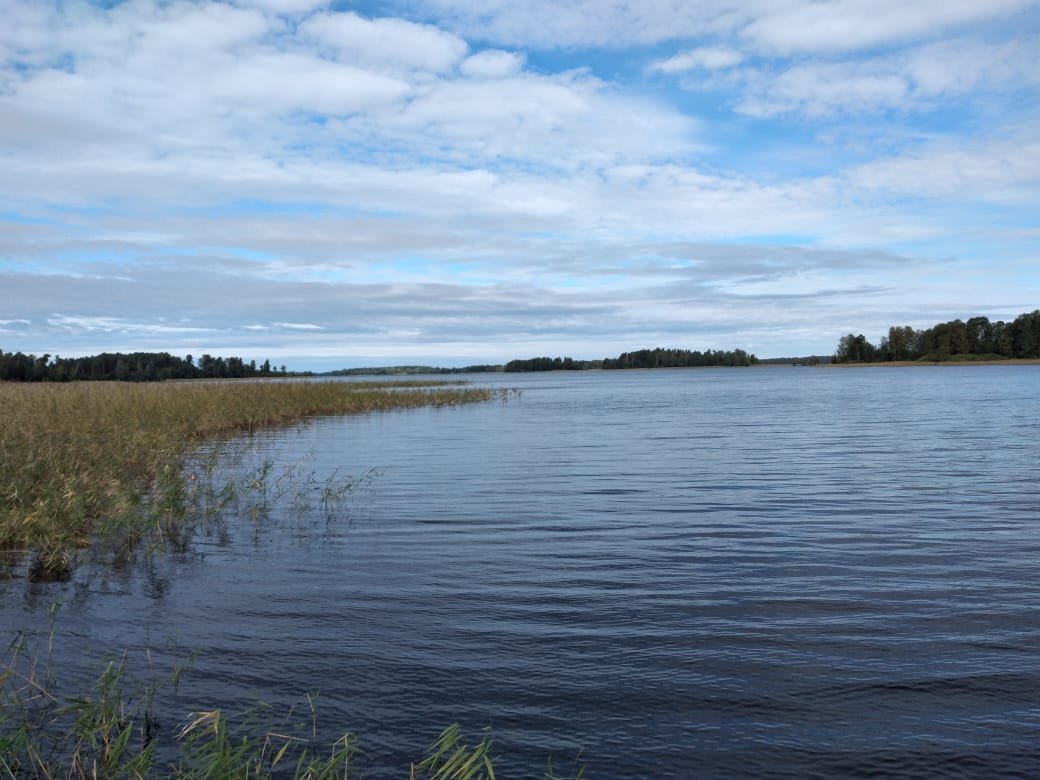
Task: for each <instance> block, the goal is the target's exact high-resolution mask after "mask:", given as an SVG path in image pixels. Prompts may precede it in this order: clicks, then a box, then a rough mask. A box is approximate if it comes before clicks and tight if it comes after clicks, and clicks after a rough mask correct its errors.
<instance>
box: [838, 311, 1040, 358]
mask: <svg viewBox="0 0 1040 780" xmlns="http://www.w3.org/2000/svg"><path fill="white" fill-rule="evenodd" d="M1009 358H1040V309H1038V310H1036V311H1034V312H1031V313H1029V314H1022V315H1019V316H1018V317H1016V318H1015V321H1014V322H1011V323H1006V322H1002V321H997V322H990V321H989V320H988V319H987V318H986V317H972V318H971V319H970V320H968V321H967V322H963V321H962V320H952V321H951V322H942V323H939V324H938V325H933V326H932V327H930V328H926V329H925V330H915V329H914V328H912V327H909V326H906V327H891V328H889V329H888V336H886V337H883V338H882V339H881V342H880V343H879V344H877V345H876V346H875V345H874V344H871V343H870V342H869V341H867V340H866V339H865V338H864V337H863V335H862V334H860V335H858V336H854V335H853V334H851V333H849V334H848V335H847V336H842V337H841V340H840V341H839V342H838V349H837V350H836V351H835V353H834V362H835V363H882V362H887V361H894V360H923V361H945V360H953V359H966V360H1007V359H1009Z"/></svg>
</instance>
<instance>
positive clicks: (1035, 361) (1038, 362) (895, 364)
mask: <svg viewBox="0 0 1040 780" xmlns="http://www.w3.org/2000/svg"><path fill="white" fill-rule="evenodd" d="M783 365H792V364H790V363H785V364H783ZM913 366H1040V358H1008V359H1007V360H885V361H879V362H875V363H820V364H819V365H817V366H807V368H911V367H913Z"/></svg>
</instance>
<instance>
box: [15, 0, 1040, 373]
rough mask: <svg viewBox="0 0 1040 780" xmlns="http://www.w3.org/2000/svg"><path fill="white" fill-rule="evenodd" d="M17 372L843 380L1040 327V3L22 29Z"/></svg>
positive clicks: (24, 24) (413, 8)
mask: <svg viewBox="0 0 1040 780" xmlns="http://www.w3.org/2000/svg"><path fill="white" fill-rule="evenodd" d="M0 18H4V19H5V23H4V24H3V25H2V26H0V172H2V174H0V349H4V350H5V351H13V350H22V351H26V352H35V353H43V352H48V353H51V354H62V355H79V354H89V353H94V352H98V351H102V350H108V351H114V350H120V351H131V350H165V351H170V352H174V353H177V354H186V353H191V354H195V355H197V354H201V353H203V352H210V353H213V354H237V355H242V356H243V357H245V358H247V359H249V358H255V359H258V360H262V359H265V358H271V359H272V360H275V361H276V362H277V363H286V364H287V365H289V366H291V367H293V368H298V369H304V368H317V369H321V368H330V367H339V366H356V365H384V364H394V363H414V362H421V363H434V364H439V365H462V364H468V363H478V362H498V361H502V360H508V359H511V358H514V357H531V356H535V355H542V354H549V355H570V356H573V357H577V358H599V357H604V356H608V355H614V354H617V353H618V352H620V351H623V350H631V349H638V348H642V347H654V346H672V347H685V348H691V349H706V348H716V349H718V348H732V347H742V348H744V349H748V350H750V351H752V352H755V353H756V354H758V355H759V356H761V357H769V356H781V355H801V354H809V353H821V354H825V353H830V352H831V351H833V349H834V346H835V344H836V343H837V340H838V338H839V337H840V336H841V335H842V334H844V333H847V332H849V331H854V332H857V333H860V332H862V333H864V334H866V335H867V336H868V338H871V339H874V340H876V339H877V338H879V337H880V336H881V335H883V334H884V333H885V332H886V331H887V328H888V326H889V325H895V324H900V325H904V324H907V325H914V326H918V327H924V326H928V325H931V324H933V323H935V322H938V321H944V320H948V319H952V318H955V317H961V318H967V317H970V316H974V315H978V314H982V315H986V316H988V317H990V318H992V319H1010V318H1013V317H1014V316H1016V315H1017V314H1019V313H1022V312H1024V311H1031V310H1033V309H1035V308H1037V307H1038V306H1040V205H1038V204H1040V99H1038V98H1040V55H1038V54H1037V52H1040V2H1037V1H1036V0H988V2H986V3H982V2H977V0H943V1H942V2H940V1H938V0H920V1H919V2H916V3H913V4H908V3H905V2H903V0H688V1H685V2H681V1H680V0H642V1H641V2H636V1H635V0H631V1H630V2H623V1H622V2H618V1H617V0H577V1H576V2H573V3H558V2H549V1H548V0H529V1H528V2H523V3H519V2H504V0H479V1H478V0H391V1H388V2H365V3H344V2H321V1H320V0H236V1H235V2H211V1H208V0H199V1H197V2H186V1H184V0H171V1H169V2H155V1H154V0H129V1H128V2H106V3H87V2H77V1H76V0H64V1H63V2H54V3H48V2H42V1H41V0H0Z"/></svg>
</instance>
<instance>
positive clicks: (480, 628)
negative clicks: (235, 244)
mask: <svg viewBox="0 0 1040 780" xmlns="http://www.w3.org/2000/svg"><path fill="white" fill-rule="evenodd" d="M473 380H474V381H476V382H478V383H491V384H494V385H497V386H503V387H516V388H519V389H520V391H521V392H520V394H519V395H517V396H514V397H512V398H510V399H508V400H505V401H496V402H492V403H488V404H483V405H476V406H467V407H461V408H443V409H420V410H415V411H405V412H392V413H384V414H372V415H366V416H360V417H340V418H323V419H318V420H313V421H310V422H308V423H305V424H301V425H295V426H290V427H286V428H282V429H277V430H270V431H265V432H263V433H262V434H260V435H256V436H254V437H252V438H250V439H242V440H240V441H239V443H238V446H237V447H236V448H235V451H236V453H237V457H236V458H235V459H229V460H228V462H227V463H226V464H225V465H223V466H222V468H221V470H219V471H218V474H217V477H219V478H223V477H224V476H226V473H231V472H233V471H237V472H238V473H239V474H253V473H259V472H260V471H263V470H264V469H265V468H269V470H270V475H271V476H270V479H269V481H268V483H267V486H265V487H264V488H263V490H264V491H267V492H268V493H269V494H270V495H268V506H267V509H266V511H262V512H260V514H259V515H258V516H257V517H255V518H254V514H256V511H255V510H256V507H257V505H258V502H257V500H256V497H255V496H253V497H250V496H249V495H243V496H241V497H240V499H239V508H240V511H238V512H237V513H234V512H226V513H225V522H224V523H222V524H220V525H219V527H215V528H213V529H210V530H209V531H208V532H205V533H202V534H200V536H199V538H197V539H196V540H195V542H194V543H193V545H192V546H191V547H190V548H189V549H188V550H187V551H185V552H182V553H171V554H167V555H162V556H158V557H156V558H153V559H152V560H151V562H141V563H138V564H136V565H132V566H123V567H114V568H113V567H92V566H84V567H81V568H80V569H79V570H77V572H76V573H75V576H74V577H73V579H72V580H71V581H70V582H66V583H27V582H25V581H24V580H13V581H6V582H0V626H2V628H3V633H2V635H0V639H3V640H4V641H7V637H9V636H13V635H14V633H15V631H17V630H19V629H26V630H31V631H35V632H36V634H37V636H41V637H42V636H44V635H45V634H46V631H47V625H48V616H47V615H48V609H49V608H50V606H51V605H52V604H53V603H55V602H62V606H61V608H60V611H59V618H58V622H57V630H56V631H57V635H56V638H55V647H56V650H55V653H56V657H57V660H58V663H59V665H60V667H61V668H62V669H63V670H64V672H65V673H66V674H67V675H69V676H70V677H72V678H75V677H76V675H80V676H81V678H84V679H85V677H83V676H84V675H87V674H88V673H96V671H97V669H98V668H99V667H98V664H99V662H100V660H101V659H103V658H105V657H112V656H115V655H117V654H118V653H119V652H121V651H122V650H123V649H124V648H128V649H129V650H130V654H129V655H128V663H130V664H131V665H136V667H137V668H138V670H141V669H143V667H144V665H145V661H144V660H143V659H144V658H145V657H146V654H145V652H144V649H145V648H151V663H152V666H153V668H154V669H155V670H156V673H157V674H158V673H164V672H165V671H166V670H168V669H169V667H170V666H171V665H172V664H173V663H174V662H176V660H177V659H183V658H184V657H185V656H186V655H187V653H188V652H190V651H192V650H197V651H198V652H199V656H198V658H197V660H196V661H195V662H194V664H193V666H192V668H191V670H190V671H189V673H188V674H187V675H186V676H185V677H184V678H183V680H182V681H181V683H180V685H179V687H178V688H177V689H176V690H175V691H173V690H171V691H169V692H167V693H166V694H164V696H163V698H162V700H161V703H160V705H159V707H160V710H159V712H160V723H161V727H162V728H163V729H164V731H165V733H167V734H168V733H172V731H173V730H174V729H175V728H176V726H177V724H178V723H179V722H181V721H183V720H184V719H185V718H186V717H187V715H188V712H190V711H191V710H192V709H209V708H212V707H217V706H221V707H225V708H227V709H229V710H233V709H235V708H236V707H240V706H247V705H248V704H249V703H250V702H254V701H255V700H256V699H258V698H259V699H263V700H265V701H267V702H270V703H272V704H273V705H275V706H276V707H288V706H290V705H293V704H295V705H297V706H300V703H301V701H302V702H304V704H303V705H302V706H304V707H306V706H307V705H306V701H305V699H304V696H305V694H307V693H311V694H314V693H317V694H318V695H317V698H316V699H315V702H316V707H317V712H318V722H319V728H320V729H321V730H322V731H323V732H327V733H328V734H329V735H331V736H330V741H331V738H334V737H335V736H336V735H338V734H339V733H341V732H342V731H343V730H350V731H352V732H354V733H356V734H358V735H359V738H360V745H361V747H362V749H363V750H364V751H365V754H364V756H363V757H362V758H361V760H360V766H361V767H363V768H364V769H365V774H364V775H363V776H372V777H384V776H385V777H390V776H393V777H403V776H406V774H407V771H408V763H409V761H412V760H417V759H418V758H420V757H421V756H422V754H423V750H424V748H425V747H426V746H427V745H428V744H429V743H430V742H431V741H432V740H433V739H434V738H435V737H436V734H437V732H438V731H439V730H440V729H441V728H443V727H444V726H446V725H448V724H449V723H451V722H453V721H459V722H460V723H461V724H462V725H463V726H464V728H465V730H466V732H467V735H468V736H469V737H471V738H472V740H473V741H474V742H475V741H477V740H478V739H479V737H480V734H481V730H482V729H483V728H484V727H486V726H491V728H492V734H493V738H494V740H495V746H496V748H495V752H496V754H498V755H499V756H500V760H499V761H498V762H497V763H496V769H497V770H498V773H499V776H500V777H535V776H541V775H542V773H543V772H544V770H545V767H546V761H547V759H548V758H549V756H550V755H551V756H552V760H553V764H554V766H555V767H556V769H557V770H558V771H560V772H562V773H563V774H565V775H566V773H567V772H569V771H572V770H573V769H574V768H575V767H576V766H580V765H581V764H582V763H583V764H585V765H586V766H587V770H586V773H587V776H588V777H590V778H600V777H602V778H606V777H611V778H614V777H690V776H693V775H697V776H700V777H712V776H718V777H726V776H734V775H745V776H747V775H768V776H773V777H781V776H790V777H811V776H876V775H878V774H883V775H888V776H897V777H932V776H950V777H958V776H964V777H971V776H980V775H990V776H993V775H1000V776H1004V777H1014V776H1021V777H1036V776H1037V775H1040V367H1036V366H978V367H976V366H971V367H941V368H932V367H920V368H918V367H913V368H898V369H894V368H857V369H851V368H850V369H835V368H818V369H812V368H755V369H689V370H684V369H679V370H658V371H618V372H556V373H550V374H518V375H486V376H474V377H473ZM265 463H266V464H269V465H268V466H267V467H265V466H264V464H265ZM371 469H376V470H377V471H376V472H374V473H370V474H368V475H367V477H365V478H364V479H362V480H360V483H359V484H358V485H357V486H356V487H355V489H354V490H353V492H352V493H351V494H350V495H349V496H347V497H346V498H345V502H344V503H343V504H342V506H339V505H337V506H331V505H328V506H326V505H325V504H323V503H322V502H321V496H322V491H323V490H324V489H325V487H327V486H329V485H331V484H334V483H335V481H336V480H342V479H343V478H345V477H346V476H350V475H353V476H359V475H363V474H365V473H366V472H368V471H369V470H371ZM278 475H283V476H285V477H286V478H285V480H284V481H279V478H278ZM330 479H331V480H332V482H330V481H329V480H330ZM282 485H285V486H288V487H285V488H284V489H283V488H282V487H281V486H282ZM323 486H325V487H323ZM308 496H309V497H310V499H314V500H311V501H309V500H308ZM326 497H327V494H326ZM305 504H309V508H306V507H305V506H304V505H305ZM326 510H328V511H326ZM307 717H308V718H309V713H308V715H307ZM579 756H580V759H579V760H578V762H577V763H575V759H576V758H577V757H579Z"/></svg>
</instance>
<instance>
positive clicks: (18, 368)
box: [0, 350, 287, 382]
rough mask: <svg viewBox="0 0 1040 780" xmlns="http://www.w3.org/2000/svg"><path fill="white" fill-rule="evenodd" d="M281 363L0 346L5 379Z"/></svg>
mask: <svg viewBox="0 0 1040 780" xmlns="http://www.w3.org/2000/svg"><path fill="white" fill-rule="evenodd" d="M286 373H287V372H286V370H285V366H281V367H280V368H279V367H276V366H272V365H271V361H270V360H265V361H264V362H263V363H262V364H261V365H259V366H257V364H256V361H255V360H250V361H249V362H248V363H246V362H245V361H244V360H242V358H238V357H229V358H223V357H213V356H212V355H203V356H202V357H200V358H199V359H198V360H197V361H196V360H194V359H193V358H192V356H191V355H188V356H186V357H184V358H179V357H176V356H174V355H171V354H169V353H167V352H132V353H130V354H122V353H120V352H105V353H102V354H100V355H92V356H90V357H80V358H62V357H56V358H54V359H53V360H52V359H51V356H50V355H40V356H39V357H37V356H36V355H23V354H22V353H21V352H4V351H3V350H0V380H7V381H9V382H73V381H77V380H116V381H121V382H155V381H160V380H163V379H239V378H247V377H268V376H285V375H286Z"/></svg>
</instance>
